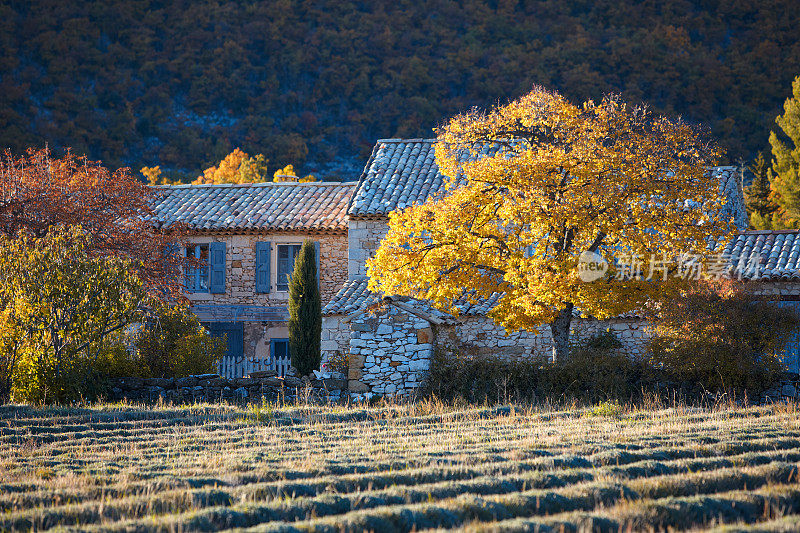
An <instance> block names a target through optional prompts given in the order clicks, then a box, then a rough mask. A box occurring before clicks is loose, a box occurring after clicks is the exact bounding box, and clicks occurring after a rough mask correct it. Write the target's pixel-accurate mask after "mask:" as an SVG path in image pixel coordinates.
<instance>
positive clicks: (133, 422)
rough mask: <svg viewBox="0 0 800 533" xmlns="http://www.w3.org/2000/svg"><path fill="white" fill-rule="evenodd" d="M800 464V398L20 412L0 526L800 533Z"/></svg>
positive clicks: (0, 437) (12, 424) (2, 434)
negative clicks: (764, 402) (759, 402)
mask: <svg viewBox="0 0 800 533" xmlns="http://www.w3.org/2000/svg"><path fill="white" fill-rule="evenodd" d="M607 412H608V413H610V415H609V414H606V413H607ZM598 413H599V414H598ZM798 465H800V408H798V406H797V404H781V405H773V406H762V407H750V408H739V407H735V406H718V407H716V408H709V409H700V408H689V407H686V406H680V405H678V406H673V407H670V408H667V407H663V406H657V405H651V406H649V407H648V408H646V409H645V408H640V409H639V408H633V407H625V408H621V409H617V410H611V411H608V410H604V409H600V410H598V409H584V410H573V409H568V410H567V409H564V410H559V409H557V408H528V407H519V406H504V407H483V408H481V407H462V408H456V407H451V406H445V405H442V404H438V403H435V402H425V403H417V404H408V405H387V406H383V407H357V406H356V407H333V406H332V407H314V406H293V407H280V408H279V407H274V408H270V409H265V410H253V409H250V410H243V409H241V408H238V407H234V406H226V405H195V406H189V407H146V406H129V405H102V406H94V407H91V406H90V407H83V408H77V407H76V408H66V407H51V408H33V407H25V406H6V407H0V530H13V531H18V530H26V531H27V530H31V529H34V530H44V529H56V530H81V531H87V530H88V531H92V530H104V531H106V530H117V531H143V532H144V531H190V530H202V531H214V530H221V529H234V528H241V529H251V530H254V531H255V530H259V531H261V530H263V531H342V530H348V531H362V530H373V531H412V530H425V529H432V530H435V529H453V528H461V529H466V530H469V531H609V532H612V531H640V530H643V531H650V530H656V531H659V530H668V529H669V530H686V529H708V528H717V529H718V530H720V531H728V530H730V531H747V530H753V531H797V530H800V518H798V516H799V515H800V478H798Z"/></svg>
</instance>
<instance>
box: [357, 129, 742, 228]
mask: <svg viewBox="0 0 800 533" xmlns="http://www.w3.org/2000/svg"><path fill="white" fill-rule="evenodd" d="M435 146H436V139H379V140H378V141H377V143H376V144H375V147H374V148H373V150H372V155H370V157H369V159H368V160H367V164H366V166H365V167H364V171H363V173H362V174H361V177H360V178H359V180H358V184H357V185H356V189H355V192H353V196H352V199H351V200H350V204H349V206H348V209H347V214H348V215H349V216H351V217H353V218H381V217H386V216H388V215H389V213H390V212H391V211H394V210H395V209H398V208H400V209H403V208H405V207H408V206H410V205H412V204H413V203H414V202H424V201H425V200H426V199H427V198H428V197H429V196H431V195H433V194H436V193H437V192H439V191H442V190H443V186H444V183H445V180H446V178H445V177H444V176H443V175H442V174H440V173H439V167H438V165H437V164H436V153H435V152H436V150H435ZM493 150H496V147H493V146H490V145H487V147H486V149H485V150H484V152H491V151H493ZM712 172H713V173H714V174H715V175H717V176H718V179H719V180H720V191H721V192H722V193H723V194H724V195H725V197H726V198H728V203H727V205H726V211H727V212H728V213H729V214H731V215H732V216H733V219H734V222H735V223H736V226H737V227H738V228H740V229H744V228H746V227H747V213H746V211H745V208H744V196H743V191H742V186H741V180H740V176H739V171H738V169H737V168H736V167H714V168H713V169H712Z"/></svg>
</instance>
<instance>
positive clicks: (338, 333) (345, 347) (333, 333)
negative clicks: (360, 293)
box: [320, 315, 350, 363]
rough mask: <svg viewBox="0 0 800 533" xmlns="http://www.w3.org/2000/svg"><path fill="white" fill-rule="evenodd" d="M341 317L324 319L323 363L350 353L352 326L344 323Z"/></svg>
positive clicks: (322, 338) (322, 337) (331, 316)
mask: <svg viewBox="0 0 800 533" xmlns="http://www.w3.org/2000/svg"><path fill="white" fill-rule="evenodd" d="M343 318H344V317H343V316H341V315H329V316H323V317H322V335H321V341H322V342H321V343H320V348H321V349H322V362H323V363H325V362H327V361H328V360H329V359H330V358H331V357H332V356H335V355H342V354H347V353H349V352H350V324H347V323H345V322H342V319H343Z"/></svg>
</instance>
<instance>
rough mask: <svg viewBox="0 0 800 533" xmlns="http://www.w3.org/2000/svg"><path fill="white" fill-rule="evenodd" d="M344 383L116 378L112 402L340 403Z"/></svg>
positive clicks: (261, 376)
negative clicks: (313, 401)
mask: <svg viewBox="0 0 800 533" xmlns="http://www.w3.org/2000/svg"><path fill="white" fill-rule="evenodd" d="M346 389H347V381H346V380H345V379H335V378H329V379H321V380H316V379H313V380H311V379H308V378H302V379H301V378H297V377H294V376H287V377H285V378H281V377H277V376H276V375H275V373H274V372H268V371H262V372H254V373H253V374H252V375H251V376H250V377H245V378H234V379H227V378H224V377H221V376H219V375H218V374H203V375H199V376H188V377H185V378H177V379H172V378H170V379H162V378H150V379H142V378H118V379H114V380H112V381H111V390H110V399H111V400H114V401H122V400H128V401H134V402H142V401H143V402H155V401H165V402H168V403H195V402H218V401H237V402H258V403H260V402H262V401H264V400H266V401H269V402H293V401H295V399H298V398H299V399H301V400H305V399H308V400H316V401H339V400H344V399H347V397H348V395H347V393H346Z"/></svg>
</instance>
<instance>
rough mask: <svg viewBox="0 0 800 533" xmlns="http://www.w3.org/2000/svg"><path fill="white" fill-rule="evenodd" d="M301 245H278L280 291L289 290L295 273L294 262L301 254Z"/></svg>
mask: <svg viewBox="0 0 800 533" xmlns="http://www.w3.org/2000/svg"><path fill="white" fill-rule="evenodd" d="M300 246H301V245H299V244H279V245H278V280H277V287H278V290H279V291H288V290H289V280H290V279H291V277H292V272H294V260H295V259H296V258H297V256H298V255H299V254H300Z"/></svg>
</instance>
